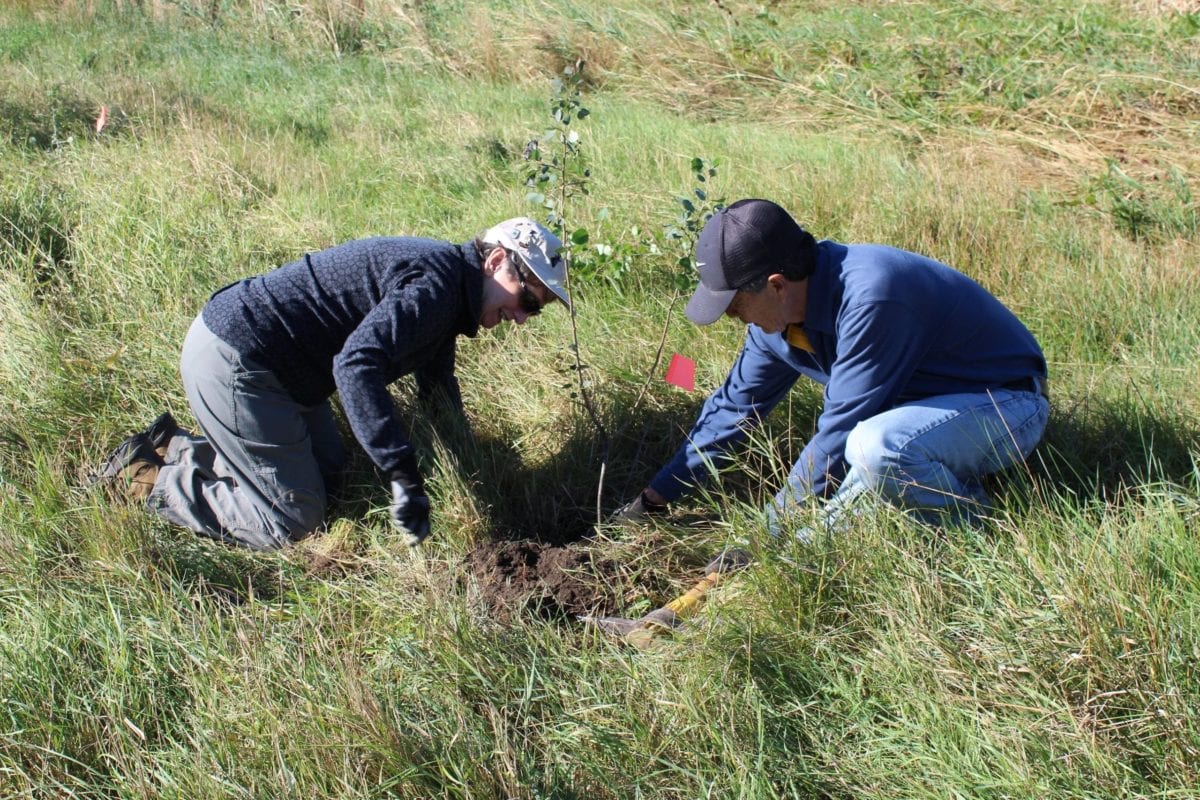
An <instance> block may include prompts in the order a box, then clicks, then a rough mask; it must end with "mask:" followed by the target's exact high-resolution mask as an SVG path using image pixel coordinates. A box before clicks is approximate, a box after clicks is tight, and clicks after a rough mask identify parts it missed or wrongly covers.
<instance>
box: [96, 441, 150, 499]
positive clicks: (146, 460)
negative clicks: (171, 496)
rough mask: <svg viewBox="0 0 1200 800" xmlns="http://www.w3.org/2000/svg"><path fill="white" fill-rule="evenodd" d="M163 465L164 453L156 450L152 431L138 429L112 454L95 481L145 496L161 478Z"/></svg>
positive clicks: (137, 495)
mask: <svg viewBox="0 0 1200 800" xmlns="http://www.w3.org/2000/svg"><path fill="white" fill-rule="evenodd" d="M164 465H165V462H164V461H163V460H162V457H161V456H159V454H158V453H157V452H155V450H154V442H153V440H152V439H151V438H150V435H149V434H148V433H146V432H142V433H135V434H134V435H133V436H130V437H129V438H128V439H126V440H125V441H123V442H121V443H120V444H119V445H117V448H116V449H115V450H113V451H112V453H110V454H109V456H108V458H107V459H106V460H105V461H104V466H102V467H101V468H100V471H99V472H98V473H97V474H96V475H95V476H94V477H93V478H92V483H104V484H107V485H109V486H111V487H119V488H121V489H124V490H125V492H126V494H127V495H129V497H131V498H132V499H134V500H145V499H146V498H147V497H149V496H150V490H151V489H153V488H154V482H155V481H156V480H158V470H159V468H160V467H162V466H164Z"/></svg>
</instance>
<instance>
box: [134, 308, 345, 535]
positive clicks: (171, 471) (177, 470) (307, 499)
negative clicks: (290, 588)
mask: <svg viewBox="0 0 1200 800" xmlns="http://www.w3.org/2000/svg"><path fill="white" fill-rule="evenodd" d="M180 371H181V372H182V373H183V386H184V390H185V391H186V392H187V398H188V403H189V404H190V405H191V408H192V413H193V414H194V415H195V417H196V421H197V422H198V423H199V424H200V428H201V430H202V431H203V432H204V436H203V437H199V436H186V435H177V436H175V437H173V438H172V439H171V442H170V444H169V445H168V447H167V455H166V462H167V465H166V466H165V467H163V468H162V469H160V470H159V473H158V480H157V481H156V482H155V484H154V490H153V491H152V492H151V493H150V498H149V499H148V500H147V507H149V508H150V509H151V510H153V511H155V512H156V513H157V514H159V515H160V516H162V517H164V518H165V519H167V520H169V521H170V522H172V523H174V524H176V525H181V526H183V527H185V528H191V529H192V530H194V531H196V532H197V533H201V534H204V535H206V536H211V537H213V538H215V539H220V540H223V541H231V542H234V543H237V544H241V545H244V546H247V547H251V548H254V549H256V550H271V549H275V548H278V547H283V546H284V545H286V544H288V543H289V542H291V541H294V540H297V539H302V538H304V537H305V536H307V535H308V534H310V533H312V531H313V530H315V529H316V528H317V527H318V526H319V525H320V524H321V523H322V522H323V521H324V519H325V507H326V501H327V495H326V480H327V479H330V478H332V477H333V476H335V475H336V474H337V473H338V472H340V471H341V469H342V467H343V466H344V465H345V460H346V454H345V449H344V448H343V445H342V440H341V436H340V434H339V433H338V430H337V426H336V424H335V422H334V419H333V414H332V412H331V411H330V408H329V403H328V402H324V403H321V404H319V405H316V406H304V405H301V404H300V403H297V402H296V401H295V400H294V399H292V397H291V395H289V394H288V392H287V390H286V389H284V388H283V386H282V385H281V384H280V383H279V380H278V379H277V378H276V377H275V375H274V374H273V373H272V372H271V371H270V370H267V369H263V368H262V367H261V366H260V365H258V364H256V363H255V362H254V361H252V360H251V359H248V358H244V357H243V356H241V355H240V354H238V352H237V351H236V350H234V349H233V348H232V347H230V346H229V345H227V344H226V343H225V342H223V341H221V340H220V339H218V338H217V337H216V335H214V334H213V332H212V331H210V330H209V329H208V326H207V325H205V324H204V321H203V320H202V319H201V318H200V317H197V318H196V321H195V322H193V323H192V327H191V329H190V330H189V331H188V335H187V338H186V339H185V340H184V343H183V355H182V358H181V360H180Z"/></svg>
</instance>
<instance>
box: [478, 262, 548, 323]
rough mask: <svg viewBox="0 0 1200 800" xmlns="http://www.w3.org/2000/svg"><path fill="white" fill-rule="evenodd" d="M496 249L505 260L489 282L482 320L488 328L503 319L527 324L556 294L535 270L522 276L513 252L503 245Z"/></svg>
mask: <svg viewBox="0 0 1200 800" xmlns="http://www.w3.org/2000/svg"><path fill="white" fill-rule="evenodd" d="M493 253H497V254H501V255H500V256H498V258H499V259H500V260H501V261H500V263H498V264H497V265H496V266H495V268H494V269H493V271H492V273H491V276H490V277H491V280H489V281H488V282H487V283H486V284H485V287H484V295H483V313H482V315H481V316H480V319H479V324H480V325H481V326H482V327H484V328H494V327H496V326H497V325H499V324H500V323H501V322H515V323H516V324H518V325H524V324H525V320H527V319H529V318H530V317H533V316H537V315H538V314H539V313H541V310H542V308H543V307H544V306H545V305H546V304H547V303H549V302H551V301H552V300H553V299H554V294H553V293H552V292H551V291H550V290H549V289H548V288H547V287H546V286H545V285H544V284H543V283H542V282H541V281H539V280H538V279H537V277H536V276H534V275H533V274H532V273H526V275H527V277H522V276H521V273H520V272H519V271H518V267H517V265H516V263H515V261H514V260H513V256H512V255H511V254H507V253H506V252H505V251H503V250H501V249H499V248H497V249H496V250H495V251H493Z"/></svg>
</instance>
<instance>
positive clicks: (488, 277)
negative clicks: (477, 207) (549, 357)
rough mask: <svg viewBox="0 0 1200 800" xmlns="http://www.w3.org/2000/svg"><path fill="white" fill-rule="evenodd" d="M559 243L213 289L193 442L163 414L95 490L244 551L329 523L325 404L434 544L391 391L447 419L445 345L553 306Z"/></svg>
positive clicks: (413, 535) (431, 252)
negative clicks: (396, 386) (340, 413)
mask: <svg viewBox="0 0 1200 800" xmlns="http://www.w3.org/2000/svg"><path fill="white" fill-rule="evenodd" d="M560 247H561V242H560V241H559V240H558V238H557V237H555V236H554V234H552V233H550V232H549V231H548V230H546V229H545V228H544V227H542V226H541V225H539V224H537V223H536V222H534V221H532V220H530V219H527V218H523V217H522V218H516V219H512V220H509V221H507V222H504V223H501V224H500V225H497V226H495V227H494V228H491V229H489V230H488V231H486V232H485V233H484V234H482V235H481V236H480V237H478V238H477V239H475V240H474V241H471V242H467V243H466V244H461V245H460V244H453V243H450V242H442V241H436V240H432V239H421V238H408V237H406V238H375V239H363V240H359V241H352V242H348V243H346V244H341V245H338V246H336V247H332V248H330V249H328V250H323V251H321V252H318V253H311V254H308V255H305V256H304V257H303V258H301V259H300V260H298V261H294V262H292V263H290V264H287V265H285V266H282V267H280V268H278V269H276V270H273V271H272V272H268V273H266V274H264V275H259V276H255V277H252V278H247V279H245V280H242V281H238V282H237V283H233V284H231V285H229V286H226V287H225V288H223V289H221V290H219V291H217V292H216V293H215V294H214V295H213V296H212V298H211V299H210V300H209V301H208V303H207V305H205V307H204V309H203V311H202V312H201V313H200V315H199V316H198V317H197V318H196V320H195V322H194V323H193V324H192V327H191V330H189V331H188V335H187V338H186V340H185V341H184V345H183V355H182V359H181V372H182V374H183V384H184V389H185V390H186V393H187V398H188V403H189V405H190V406H191V409H192V413H193V414H194V415H195V417H196V421H197V422H198V423H199V424H200V428H201V429H202V431H203V433H204V436H203V437H196V436H191V435H189V434H188V433H187V432H186V431H183V430H180V429H178V428H177V427H176V425H175V423H174V420H173V419H171V417H170V415H169V414H164V415H163V416H162V417H160V418H159V419H158V420H156V421H155V423H154V424H153V425H152V426H151V427H150V429H148V430H147V431H144V432H142V433H139V434H135V435H134V436H132V437H130V438H129V439H127V440H126V441H125V442H123V443H122V444H121V446H120V447H118V448H117V450H116V451H115V452H114V453H113V454H112V455H111V456H110V457H109V460H108V462H107V463H106V464H105V466H104V467H103V468H102V469H101V472H100V475H99V477H100V478H101V479H102V480H106V481H108V482H111V483H113V484H115V485H117V486H118V487H120V488H122V489H124V490H125V491H126V492H127V493H128V494H129V495H130V496H131V497H133V498H135V499H137V500H142V501H145V503H146V505H147V507H148V508H150V509H151V510H153V511H155V512H156V513H158V514H159V515H161V516H162V517H164V518H166V519H167V520H170V521H171V522H173V523H175V524H178V525H182V526H184V527H187V528H191V529H192V530H194V531H196V532H198V533H202V534H205V535H208V536H211V537H213V538H216V539H221V540H224V541H231V542H234V543H237V544H241V545H245V546H248V547H251V548H255V549H262V550H265V549H273V548H278V547H283V546H284V545H286V544H288V543H289V542H291V541H295V540H297V539H301V538H303V537H305V536H307V535H309V534H310V533H312V532H313V530H315V529H316V528H317V527H318V526H320V525H321V523H322V522H323V521H324V519H325V510H326V500H327V497H326V486H327V483H328V481H329V480H330V479H331V478H332V477H333V476H334V475H336V474H337V472H339V471H340V470H341V468H342V467H343V465H344V462H345V451H344V449H343V446H342V442H341V437H340V435H339V434H338V431H337V428H336V426H335V424H334V419H333V414H332V412H331V409H330V406H329V398H330V396H331V395H332V394H333V393H334V391H337V392H338V395H339V396H340V398H341V402H342V407H343V409H344V410H345V413H346V417H347V419H348V421H349V424H350V428H351V430H352V431H353V433H354V436H355V438H356V439H357V440H358V442H359V443H360V444H361V445H362V447H363V449H364V450H365V451H366V452H367V454H368V455H369V456H370V458H371V460H372V461H373V462H374V463H375V464H376V466H378V467H379V469H380V470H382V471H383V472H384V474H385V475H387V476H388V477H389V480H390V482H391V493H392V505H391V512H392V519H393V521H394V523H395V524H396V526H397V528H399V529H400V530H401V531H402V532H403V533H404V534H405V537H406V540H407V541H408V543H409V544H412V545H416V544H418V543H420V542H421V541H422V540H424V539H425V538H426V537H427V536H428V535H429V499H428V497H427V496H426V494H425V489H424V485H423V481H422V477H421V472H420V470H419V468H418V466H417V460H416V457H415V453H414V450H413V446H412V444H411V443H410V442H409V441H408V439H407V437H406V435H405V432H404V429H403V426H402V425H401V422H400V420H399V419H398V418H397V414H396V408H395V405H394V403H393V401H392V398H391V395H390V394H389V392H388V385H389V384H391V383H392V382H393V381H395V380H397V379H398V378H400V377H401V376H403V375H408V374H412V375H414V376H415V378H416V380H417V386H418V390H419V392H420V394H421V395H422V396H423V397H432V396H435V395H436V394H437V393H438V392H439V391H440V392H442V393H444V397H445V398H447V399H448V401H449V402H450V403H452V404H453V405H454V406H455V407H456V408H458V409H459V410H461V408H462V396H461V394H460V392H459V387H458V381H457V379H456V378H455V375H454V359H455V341H456V339H457V337H458V336H460V335H462V336H472V337H473V336H475V334H476V333H477V332H478V330H479V328H480V327H484V328H492V327H495V326H496V325H499V324H500V323H501V322H506V321H507V322H514V323H516V324H517V325H521V324H524V322H525V321H526V320H527V319H528V318H529V317H531V316H534V315H536V314H537V313H538V312H540V311H541V309H542V307H543V306H545V305H546V304H548V303H550V302H552V301H554V300H555V299H558V300H561V301H562V302H563V303H566V304H568V305H569V303H570V300H569V298H568V296H567V292H566V289H565V288H564V279H565V275H566V270H565V266H564V264H563V263H562V260H561V258H559V255H558V253H559V249H560Z"/></svg>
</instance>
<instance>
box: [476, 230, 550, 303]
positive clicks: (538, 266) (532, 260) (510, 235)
mask: <svg viewBox="0 0 1200 800" xmlns="http://www.w3.org/2000/svg"><path fill="white" fill-rule="evenodd" d="M483 241H484V242H486V243H487V244H498V245H500V246H501V247H503V248H504V249H506V250H508V251H510V252H512V253H515V254H516V256H517V258H519V259H521V263H522V264H524V265H525V266H526V267H527V268H528V269H529V271H530V272H532V273H533V274H534V275H537V277H538V280H539V281H541V282H542V283H544V284H546V287H547V288H548V289H550V291H552V292H554V294H555V295H556V296H557V297H558V299H559V300H562V301H563V303H564V304H566V306H567V308H570V307H571V298H570V297H568V296H567V290H566V287H565V286H564V283H565V282H566V280H567V264H566V261H565V260H564V259H562V258H560V257H559V255H558V251H559V250H561V249H562V242H561V241H560V240H559V238H558V237H557V236H555V235H554V234H553V233H551V232H550V231H548V230H546V228H544V227H543V226H541V225H539V224H538V223H536V222H534V221H533V220H531V219H530V218H529V217H514V218H513V219H510V220H506V221H505V222H501V223H500V224H499V225H496V226H495V227H492V228H489V229H488V230H487V231H486V232H485V233H484V234H483Z"/></svg>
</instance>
